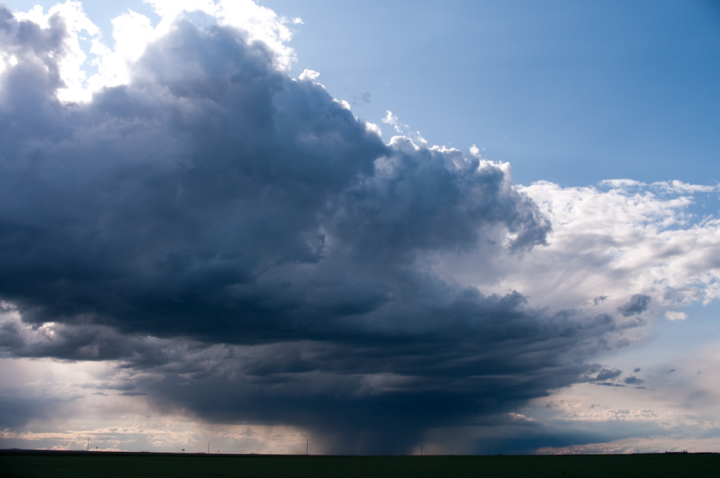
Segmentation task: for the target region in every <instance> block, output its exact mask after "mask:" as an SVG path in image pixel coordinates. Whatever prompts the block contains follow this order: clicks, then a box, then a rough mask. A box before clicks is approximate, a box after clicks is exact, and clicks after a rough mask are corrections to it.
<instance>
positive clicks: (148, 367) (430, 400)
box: [0, 0, 718, 453]
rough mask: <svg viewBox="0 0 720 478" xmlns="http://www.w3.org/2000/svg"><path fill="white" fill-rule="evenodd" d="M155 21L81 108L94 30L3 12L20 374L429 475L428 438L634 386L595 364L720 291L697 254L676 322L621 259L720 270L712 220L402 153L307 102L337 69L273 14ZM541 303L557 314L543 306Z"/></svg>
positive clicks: (185, 8) (684, 278)
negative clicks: (80, 369)
mask: <svg viewBox="0 0 720 478" xmlns="http://www.w3.org/2000/svg"><path fill="white" fill-rule="evenodd" d="M151 3H152V5H154V8H155V9H156V11H157V12H158V13H159V14H160V15H161V18H162V20H161V21H160V23H159V24H158V25H157V26H155V27H152V26H151V25H150V24H149V23H148V22H147V21H146V19H145V18H144V17H142V16H141V15H138V14H134V13H132V12H130V13H128V14H126V15H125V16H123V17H120V19H117V20H116V22H115V28H116V32H117V35H118V36H117V38H116V39H117V40H118V43H117V46H116V47H115V49H114V50H113V51H109V50H108V51H105V50H102V49H101V48H100V47H98V50H96V51H98V52H99V53H98V55H99V58H100V59H99V60H98V61H99V65H100V67H99V69H100V73H98V75H100V76H97V77H95V79H94V80H93V78H90V79H88V81H87V83H84V85H85V86H83V88H85V90H84V91H85V92H86V94H87V95H88V97H87V101H84V102H70V101H66V100H67V98H64V97H63V95H62V94H61V92H62V90H63V89H64V88H67V86H68V84H69V83H68V81H69V80H68V78H69V77H68V74H67V65H68V64H70V63H68V62H69V61H70V60H68V59H69V58H73V56H72V55H73V54H74V53H73V52H75V51H76V50H74V43H73V42H75V40H76V38H77V32H78V31H79V30H78V29H79V28H80V27H78V26H73V25H74V24H73V23H72V22H71V21H69V20H68V18H80V17H81V11H79V10H77V9H75V10H73V11H72V12H71V13H63V12H62V11H53V10H51V12H50V14H49V15H48V16H42V19H41V20H42V21H41V20H40V19H35V20H33V19H31V18H30V17H15V16H13V14H12V13H10V12H9V11H8V10H7V9H5V8H4V7H0V50H2V51H3V53H4V56H3V58H8V60H6V61H5V68H4V70H3V71H2V73H0V135H2V141H0V299H2V300H3V301H4V302H3V311H4V315H3V318H2V322H1V324H0V352H1V353H2V354H3V356H4V357H8V358H18V357H26V358H40V357H51V358H54V359H59V360H71V361H94V362H112V363H113V364H116V365H117V366H118V367H119V368H120V369H122V370H126V371H131V372H128V373H127V374H126V375H121V376H120V377H117V378H115V379H114V381H107V380H106V381H97V382H93V383H91V384H90V385H88V387H87V389H88V390H101V391H102V390H105V391H114V392H113V393H116V394H119V395H123V394H124V398H125V399H128V400H130V399H141V398H142V399H144V400H146V401H147V403H149V404H151V406H152V407H154V409H155V410H163V411H166V412H167V413H168V414H172V413H178V410H182V413H186V414H188V415H190V416H192V417H195V418H197V419H199V420H205V421H209V422H214V423H254V424H258V423H260V424H266V425H279V426H287V427H291V428H292V429H294V430H295V429H299V428H302V429H305V430H310V431H312V432H313V433H315V436H316V437H317V442H318V443H319V444H318V446H319V448H320V449H321V450H322V451H326V452H350V451H353V450H357V449H358V446H360V445H359V443H361V444H362V446H361V448H362V451H363V452H364V453H378V452H380V453H386V452H397V453H404V452H407V451H408V450H411V449H412V447H413V445H414V444H415V443H417V441H418V440H420V438H421V432H422V430H424V429H426V428H429V427H449V426H460V425H466V424H468V423H475V422H480V421H482V420H487V419H488V417H491V416H492V417H495V418H494V419H497V420H505V421H507V422H508V423H514V424H517V423H518V422H519V421H521V422H523V423H525V422H526V421H530V420H519V418H518V417H521V415H519V414H517V413H515V409H516V407H517V406H519V405H520V404H523V403H525V402H527V401H528V400H530V399H533V398H536V397H541V396H544V395H545V394H546V393H547V391H548V390H549V389H555V388H559V387H563V386H567V385H570V384H573V383H577V382H588V381H592V380H594V381H596V382H598V381H601V382H603V383H610V382H607V381H608V380H615V379H617V378H618V377H619V376H620V374H621V372H620V371H619V370H615V369H604V368H602V367H600V366H599V365H595V364H592V363H588V362H589V359H591V357H592V356H593V355H594V354H596V353H598V352H600V351H604V350H608V349H610V348H613V347H617V346H621V345H625V344H627V343H629V340H630V339H631V337H630V338H628V336H629V335H632V334H633V333H634V332H633V331H634V330H635V329H637V328H638V327H639V326H641V325H643V324H644V321H643V320H645V319H642V318H641V317H640V314H641V313H642V312H644V311H646V310H648V307H649V304H650V303H651V302H650V301H651V300H652V301H653V302H652V303H653V304H654V303H655V302H656V301H657V302H658V303H659V304H664V303H666V302H668V301H669V302H673V303H677V302H682V300H683V298H684V297H693V298H695V297H698V295H697V294H700V295H703V294H704V296H706V297H714V295H713V294H716V292H717V291H716V288H717V283H716V282H714V281H713V279H712V276H702V274H701V272H702V273H707V272H706V271H707V270H708V268H707V266H700V264H699V263H698V262H697V261H698V260H699V258H698V257H695V258H685V261H686V262H684V263H683V265H681V266H680V269H682V271H684V274H685V275H682V273H680V272H678V273H676V274H674V275H672V274H671V275H667V274H666V275H665V276H663V277H671V279H667V281H666V285H667V287H665V288H664V289H663V293H664V294H665V295H664V296H663V297H660V298H658V297H659V295H658V294H659V293H660V292H659V291H658V289H653V288H652V287H651V286H650V285H649V284H650V281H649V280H648V281H645V282H643V281H639V282H633V281H630V280H627V279H623V280H621V281H618V280H617V279H618V276H619V273H617V270H618V269H620V268H621V267H620V265H622V267H624V269H623V270H625V271H630V270H634V271H638V270H641V269H642V268H643V267H648V263H652V264H653V265H654V264H655V262H653V261H655V260H656V259H657V252H656V251H655V254H656V255H651V257H650V256H648V257H646V256H647V254H649V253H647V251H643V250H638V251H635V252H637V253H636V254H635V255H633V256H632V257H631V258H628V254H623V253H621V252H618V251H621V250H622V248H623V247H629V246H628V245H637V244H638V243H637V242H633V241H639V239H638V234H637V229H638V228H640V229H641V230H642V228H647V229H648V230H652V231H654V232H656V233H658V236H659V237H660V239H658V240H660V241H665V242H666V243H665V249H663V250H664V253H665V256H664V257H666V258H667V257H679V255H680V254H681V252H682V251H684V250H685V249H683V248H684V247H685V246H686V245H687V236H688V235H689V234H695V237H696V238H697V241H696V246H698V247H696V254H699V255H700V256H701V257H700V258H708V257H715V258H717V257H718V255H715V256H713V254H714V253H715V252H716V250H717V247H718V246H717V240H715V239H714V238H712V237H711V236H708V234H711V233H712V231H714V229H716V228H717V224H716V223H715V222H713V221H712V220H708V221H706V222H704V223H703V224H702V225H701V226H700V227H696V228H695V229H692V228H686V229H677V228H676V229H672V230H671V229H668V228H666V229H662V230H660V228H659V226H658V221H660V222H661V223H662V224H664V225H667V224H670V223H672V222H673V221H672V220H673V219H677V215H675V216H673V215H672V214H670V213H669V212H668V211H677V209H678V208H681V207H682V206H683V205H687V204H688V202H689V199H687V198H679V199H677V198H676V199H673V201H675V202H672V203H668V201H665V200H660V199H656V198H654V197H651V196H649V195H647V194H646V195H644V196H643V195H640V196H636V198H637V200H636V201H634V202H633V201H628V197H629V196H628V195H630V194H634V193H630V192H627V188H626V186H629V185H628V184H620V183H618V184H614V186H617V187H620V186H622V188H620V189H619V190H617V191H615V192H614V193H601V192H599V191H597V190H595V189H594V188H589V189H585V190H581V189H572V188H571V189H564V190H563V189H561V188H559V186H556V185H552V184H550V183H537V184H535V185H532V186H530V187H527V188H519V187H517V186H516V185H515V184H514V183H513V182H512V178H511V170H510V166H509V164H507V163H495V162H491V161H487V160H484V159H482V158H481V157H480V154H479V150H478V149H477V148H476V147H475V149H473V150H472V151H471V153H472V154H471V155H470V157H466V156H465V155H464V154H463V153H462V152H461V151H459V150H457V149H453V148H447V147H441V146H429V145H428V144H427V142H426V141H425V140H423V139H422V138H421V137H420V136H419V133H418V134H415V135H414V136H413V137H412V138H410V137H406V136H396V137H394V138H393V139H392V140H391V141H390V142H389V143H388V144H385V143H383V142H382V140H381V138H380V136H379V134H378V131H379V129H378V128H377V126H376V125H373V124H371V123H366V122H364V121H362V120H360V119H358V118H356V117H354V116H353V114H352V113H351V112H350V111H349V109H348V108H347V107H346V106H347V103H345V104H343V103H342V102H339V101H337V100H335V99H334V98H332V97H331V96H330V95H329V94H328V93H327V92H326V91H325V89H324V88H323V87H322V86H321V85H318V84H316V83H314V82H313V81H304V80H313V79H315V78H317V75H318V74H317V72H314V71H311V70H305V71H304V72H303V74H302V75H300V78H299V80H301V81H295V80H293V79H292V78H290V77H289V76H288V74H287V69H288V65H289V64H290V63H291V62H292V59H293V58H294V53H293V52H292V51H291V50H290V49H289V48H288V47H287V46H286V45H285V42H286V41H287V40H288V39H289V37H290V36H291V34H292V32H291V30H289V28H288V27H287V24H288V23H289V21H288V20H285V19H281V18H278V17H277V16H276V15H275V14H274V13H273V12H271V11H269V10H267V9H263V8H261V7H257V6H256V5H255V4H253V3H252V2H249V1H248V2H230V1H218V2H211V1H200V0H198V1H187V2H165V1H154V2H151ZM70 4H71V5H75V4H74V3H72V2H71V3H70ZM188 12H189V13H188ZM73 15H74V17H73ZM38 18H40V17H38ZM43 22H44V23H43ZM82 25H84V26H83V27H82V28H85V30H88V29H91V26H90V25H88V24H85V23H83V24H82ZM132 32H140V33H141V34H138V35H135V34H134V33H132ZM132 38H135V39H136V40H137V38H142V39H143V41H139V42H138V43H137V44H130V43H129V42H130V41H131V39H132ZM123 45H124V46H123ZM11 58H15V60H12V61H11V60H10V59H11ZM116 60H117V61H116ZM73 61H75V60H73ZM114 61H116V63H113V62H114ZM103 62H104V63H103ZM113 65H116V66H113ZM117 65H121V66H117ZM103 68H105V69H104V70H103ZM88 85H90V86H88ZM93 85H94V86H93ZM90 94H92V95H91V96H89V95H90ZM383 121H384V122H385V123H387V124H390V125H392V126H393V127H395V128H396V130H397V131H398V132H400V131H401V129H400V126H403V128H406V125H400V123H399V122H398V119H397V117H396V116H394V115H393V114H392V113H391V112H390V111H388V112H387V116H386V117H385V119H383ZM673 187H674V188H675V189H673V190H672V191H675V192H677V191H689V190H690V189H692V188H690V189H688V188H687V187H684V186H683V187H680V186H673ZM666 189H667V188H666ZM598 198H599V199H598ZM563 201H565V202H564V203H563ZM583 201H584V202H583ZM613 201H614V202H613ZM628 202H630V203H631V204H630V205H628ZM567 204H571V205H573V206H574V207H575V209H573V207H564V206H563V205H567ZM580 204H582V206H581V205H580ZM668 204H670V205H668ZM585 205H590V207H596V208H597V210H599V211H600V212H601V213H602V214H597V213H596V214H592V212H593V211H588V210H582V207H585ZM616 206H617V208H616V209H613V214H617V210H621V214H620V215H619V216H618V215H614V216H612V218H610V213H609V212H608V211H609V210H610V209H612V207H616ZM623 207H624V208H625V209H623ZM633 207H635V209H633ZM578 209H580V210H582V211H581V213H580V216H578V212H577V211H578ZM595 212H597V211H595ZM623 214H624V215H623ZM648 217H651V218H652V219H653V220H654V221H655V222H652V221H650V223H649V224H650V225H648V221H647V218H648ZM633 219H637V221H634V220H633ZM663 221H664V222H663ZM588 223H593V226H592V227H585V228H584V229H583V227H584V226H587V225H588ZM628 224H630V226H628ZM613 228H615V229H613ZM623 228H635V229H631V230H630V231H629V232H628V231H627V230H626V229H623ZM653 228H654V229H653ZM619 230H620V232H621V233H618V231H619ZM708 231H709V232H708ZM663 234H665V235H663ZM714 237H717V236H714ZM683 241H685V242H683ZM673 247H675V249H674V248H673ZM638 248H640V247H639V246H638ZM661 249H662V248H661ZM608 251H610V252H611V253H608ZM676 251H678V252H676ZM616 252H617V253H616ZM560 254H563V255H564V256H563V257H564V259H563V260H559V259H558V258H559V257H560ZM643 254H645V255H643ZM613 261H620V265H618V263H616V262H613ZM623 261H624V262H623ZM643 261H645V262H643ZM715 262H717V261H716V260H715ZM628 263H631V264H632V265H633V267H634V269H633V267H630V266H629V265H628ZM548 264H553V267H548ZM607 264H611V265H612V266H613V267H607V268H605V267H604V266H606V265H607ZM658 267H659V266H658ZM673 267H676V268H677V266H676V263H675V262H674V263H673ZM683 267H684V269H683ZM588 270H594V271H596V270H604V271H609V272H606V273H604V275H599V276H597V277H593V276H592V274H588V273H587V271H588ZM658 270H660V269H658ZM712 270H713V271H714V270H715V269H712ZM661 272H663V273H665V272H666V269H662V270H661ZM661 272H658V274H660V273H661ZM713 273H714V272H713ZM627 274H629V275H630V272H628V273H627ZM693 274H695V275H693ZM540 277H542V278H544V279H543V280H538V278H540ZM691 278H692V281H691V280H690V279H691ZM634 279H635V278H633V280H634ZM528 280H532V281H534V283H533V284H529V283H528V282H524V281H528ZM613 280H615V284H616V285H615V286H614V287H615V288H613V287H611V286H610V285H609V284H612V283H613V282H612V281H613ZM590 282H592V283H590ZM657 283H658V282H657V281H656V282H654V283H653V284H657ZM538 284H539V285H538ZM628 284H630V285H631V287H628ZM698 284H702V287H701V286H699V285H698ZM541 287H548V288H552V289H553V291H552V293H550V294H546V295H543V297H545V298H546V299H549V300H550V301H551V302H552V307H547V304H543V303H538V302H533V301H534V300H535V299H534V296H535V295H536V293H538V292H540V291H541V290H542V289H541ZM693 287H694V288H695V289H692V288H693ZM518 291H519V292H518ZM693 291H695V292H693ZM698 291H699V292H698ZM601 294H602V295H601ZM693 294H695V295H693ZM537 295H540V294H537ZM560 296H562V297H563V298H564V301H563V300H554V299H555V298H557V297H560ZM593 298H595V300H594V301H593ZM600 298H602V299H600ZM586 305H587V306H588V307H585V306H586ZM590 306H592V307H595V308H594V309H592V310H591V309H590ZM596 373H597V375H596V376H595V378H594V379H591V378H588V377H591V376H592V374H596ZM88 383H90V382H88ZM598 383H599V382H598ZM613 383H614V382H613ZM628 383H629V382H628ZM616 385H622V384H616ZM81 388H82V387H81ZM596 388H600V387H596ZM88 393H96V392H88ZM103 393H104V392H103ZM94 396H95V395H94ZM113 396H115V395H113ZM95 397H97V399H98V400H100V399H103V397H104V396H103V395H96V396H95ZM16 402H17V401H15V402H13V403H16ZM26 408H27V407H26ZM23 410H24V411H23ZM14 413H15V416H16V417H17V421H16V422H13V423H12V424H13V425H17V424H18V423H23V420H25V422H27V420H29V419H31V418H32V417H31V415H30V412H28V411H27V410H26V409H23V408H22V407H17V411H16V412H14ZM509 413H515V414H514V415H509ZM618 413H619V412H618ZM498 417H500V418H498ZM525 425H526V424H525ZM525 425H523V426H525ZM513 426H515V425H513Z"/></svg>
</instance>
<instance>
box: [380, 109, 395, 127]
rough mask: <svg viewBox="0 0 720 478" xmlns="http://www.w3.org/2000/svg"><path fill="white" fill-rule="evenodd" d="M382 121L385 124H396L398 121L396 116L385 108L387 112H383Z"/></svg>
mask: <svg viewBox="0 0 720 478" xmlns="http://www.w3.org/2000/svg"><path fill="white" fill-rule="evenodd" d="M382 122H383V123H385V124H391V125H396V124H397V122H398V117H397V116H395V115H394V114H392V111H390V110H387V113H386V114H385V117H384V118H383V119H382Z"/></svg>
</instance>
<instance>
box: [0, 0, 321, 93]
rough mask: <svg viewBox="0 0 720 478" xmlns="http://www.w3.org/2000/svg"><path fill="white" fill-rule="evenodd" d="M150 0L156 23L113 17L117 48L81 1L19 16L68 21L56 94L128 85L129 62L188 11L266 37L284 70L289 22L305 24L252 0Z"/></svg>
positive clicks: (289, 52)
mask: <svg viewBox="0 0 720 478" xmlns="http://www.w3.org/2000/svg"><path fill="white" fill-rule="evenodd" d="M147 3H150V4H151V6H152V8H153V9H154V10H155V12H156V13H157V14H158V15H160V17H161V20H160V22H159V23H158V25H156V26H155V27H153V26H152V24H151V21H150V19H149V18H148V17H146V16H144V15H141V14H139V13H137V12H134V11H132V10H128V11H127V12H126V13H123V14H121V15H120V16H118V17H116V18H114V19H112V25H113V39H114V41H115V42H114V47H113V48H110V47H108V46H107V44H106V43H105V42H104V40H103V38H102V36H101V34H100V29H99V28H98V27H97V25H95V24H94V23H93V22H92V21H90V19H89V18H88V17H87V15H86V14H85V12H84V10H83V8H82V4H81V2H79V1H75V0H69V1H67V2H65V3H62V4H58V5H55V6H54V7H52V8H50V10H49V11H48V12H47V14H45V13H43V8H42V7H41V6H39V5H38V6H35V7H33V8H32V9H31V10H29V11H28V12H17V13H15V16H16V18H17V19H18V20H28V21H32V22H34V23H37V24H38V25H40V26H41V27H42V28H48V26H49V23H48V22H49V19H50V17H52V16H53V15H55V14H58V15H60V16H61V17H62V18H63V20H64V21H65V23H66V24H67V26H68V37H67V38H66V40H65V47H64V51H63V58H62V59H61V60H60V61H59V63H58V64H59V68H60V76H61V78H62V80H63V81H64V82H65V84H66V85H67V86H66V87H65V88H61V89H59V90H58V98H59V99H60V100H61V101H64V102H86V101H89V100H90V99H91V97H92V94H93V93H94V92H96V91H98V90H100V89H101V88H103V87H108V86H118V85H122V84H126V83H127V82H128V81H129V78H130V77H129V71H128V67H129V64H130V63H132V62H134V61H136V60H137V59H138V58H139V57H140V55H142V53H143V52H144V50H145V48H146V46H147V45H148V44H149V43H150V42H152V41H153V40H155V39H156V38H158V37H160V36H162V35H164V34H166V33H168V32H169V31H170V30H171V29H172V28H173V24H174V23H175V22H176V20H177V19H178V18H180V17H182V16H184V15H185V14H186V13H187V12H202V13H204V14H206V15H208V18H209V19H210V21H215V22H217V23H218V24H219V25H224V26H231V27H235V28H238V29H240V30H242V31H243V32H244V33H245V35H246V36H247V38H248V39H249V40H250V41H262V42H264V43H265V44H266V45H267V46H268V47H269V48H270V49H271V51H272V52H273V53H274V63H275V67H277V68H278V69H280V70H283V71H287V70H288V69H289V68H290V66H291V65H292V63H293V62H294V61H295V52H294V50H293V49H292V48H290V47H288V46H287V42H288V41H289V40H290V39H291V38H292V33H293V32H292V31H291V30H290V28H288V26H287V25H288V24H294V25H298V24H302V20H301V19H300V18H295V19H286V18H283V17H279V16H278V15H277V14H276V13H275V12H273V11H272V10H270V9H268V8H265V7H262V6H259V5H257V4H255V3H254V2H253V1H251V0H232V1H230V0H147ZM81 32H84V33H85V34H86V35H87V36H88V37H89V38H88V41H89V42H90V44H91V46H90V52H91V55H92V56H93V57H92V58H88V56H87V55H86V54H85V53H84V52H83V50H82V48H81V47H80V41H81V40H82V39H83V37H82V36H81ZM3 60H5V61H3V62H0V69H3V68H7V64H8V60H7V59H5V58H3ZM86 65H94V66H96V67H97V70H98V71H97V73H96V74H93V75H90V76H89V77H88V75H87V74H86V73H85V71H84V70H83V68H84V67H85V66H86ZM308 71H310V70H308ZM313 79H314V78H313Z"/></svg>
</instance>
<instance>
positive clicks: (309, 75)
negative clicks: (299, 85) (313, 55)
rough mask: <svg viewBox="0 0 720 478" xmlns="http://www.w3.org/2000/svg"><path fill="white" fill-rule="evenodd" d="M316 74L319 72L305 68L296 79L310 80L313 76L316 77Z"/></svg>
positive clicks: (318, 74)
mask: <svg viewBox="0 0 720 478" xmlns="http://www.w3.org/2000/svg"><path fill="white" fill-rule="evenodd" d="M318 76H320V73H318V72H317V71H313V70H308V69H305V70H303V72H302V73H300V76H299V77H298V79H299V80H300V81H305V80H309V81H312V80H314V79H315V78H317V77H318Z"/></svg>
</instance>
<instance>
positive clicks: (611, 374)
mask: <svg viewBox="0 0 720 478" xmlns="http://www.w3.org/2000/svg"><path fill="white" fill-rule="evenodd" d="M620 375H622V370H618V369H606V368H604V369H602V370H600V372H598V374H597V376H596V377H595V380H599V381H604V380H612V379H614V378H617V377H619V376H620Z"/></svg>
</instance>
